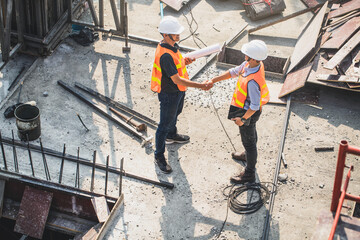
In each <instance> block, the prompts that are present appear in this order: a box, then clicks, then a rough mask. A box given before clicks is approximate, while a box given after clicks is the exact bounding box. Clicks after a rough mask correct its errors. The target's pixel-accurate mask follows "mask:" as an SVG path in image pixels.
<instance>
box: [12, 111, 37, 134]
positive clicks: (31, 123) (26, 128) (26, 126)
mask: <svg viewBox="0 0 360 240" xmlns="http://www.w3.org/2000/svg"><path fill="white" fill-rule="evenodd" d="M14 115H15V118H16V126H17V129H18V136H19V138H20V139H21V140H23V141H27V140H29V141H32V140H35V139H37V138H38V137H40V134H41V129H40V110H39V108H38V107H36V106H32V105H29V104H22V105H20V106H18V107H17V108H16V109H15V112H14Z"/></svg>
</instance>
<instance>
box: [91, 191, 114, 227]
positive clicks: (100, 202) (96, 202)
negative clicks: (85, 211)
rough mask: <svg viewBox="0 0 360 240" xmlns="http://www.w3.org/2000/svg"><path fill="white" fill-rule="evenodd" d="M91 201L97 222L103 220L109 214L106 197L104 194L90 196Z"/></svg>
mask: <svg viewBox="0 0 360 240" xmlns="http://www.w3.org/2000/svg"><path fill="white" fill-rule="evenodd" d="M91 203H92V205H93V207H94V210H95V213H96V216H97V218H98V220H99V222H105V221H106V219H107V218H108V216H109V214H110V210H109V206H108V205H107V202H106V198H105V197H104V196H102V197H93V198H91Z"/></svg>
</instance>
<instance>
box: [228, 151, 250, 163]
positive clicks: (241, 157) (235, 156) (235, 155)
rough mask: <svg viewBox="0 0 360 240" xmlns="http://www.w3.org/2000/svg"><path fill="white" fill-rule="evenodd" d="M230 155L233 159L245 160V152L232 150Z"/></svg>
mask: <svg viewBox="0 0 360 240" xmlns="http://www.w3.org/2000/svg"><path fill="white" fill-rule="evenodd" d="M231 156H232V158H233V159H235V160H237V161H242V162H246V152H242V153H239V152H233V153H231Z"/></svg>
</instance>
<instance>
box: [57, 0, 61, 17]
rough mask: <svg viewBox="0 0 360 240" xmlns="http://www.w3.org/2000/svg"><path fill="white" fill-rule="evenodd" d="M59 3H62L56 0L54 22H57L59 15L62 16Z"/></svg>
mask: <svg viewBox="0 0 360 240" xmlns="http://www.w3.org/2000/svg"><path fill="white" fill-rule="evenodd" d="M61 2H62V0H56V20H59V18H60V16H61V14H62V11H61Z"/></svg>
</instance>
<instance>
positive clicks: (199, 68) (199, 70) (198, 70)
mask: <svg viewBox="0 0 360 240" xmlns="http://www.w3.org/2000/svg"><path fill="white" fill-rule="evenodd" d="M247 26H248V24H247V23H246V24H244V25H243V26H242V27H241V30H240V32H238V33H236V34H235V36H233V37H232V38H230V39H229V40H227V41H226V42H225V46H227V45H230V44H231V43H233V42H234V41H235V40H236V39H237V38H238V37H239V36H240V35H241V34H242V33H243V32H244V31H245V28H246V27H247ZM216 56H217V53H213V54H212V55H211V56H209V57H208V58H206V62H205V63H204V64H202V65H200V66H199V67H198V68H197V69H196V70H195V73H194V74H192V76H191V77H190V80H192V79H194V78H195V77H196V76H197V75H198V74H199V73H200V72H201V71H202V70H203V69H204V68H205V67H206V66H207V65H208V64H209V63H210V62H212V61H213V60H214V59H215V57H216Z"/></svg>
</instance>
